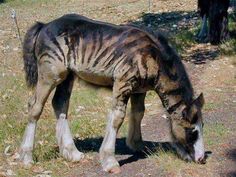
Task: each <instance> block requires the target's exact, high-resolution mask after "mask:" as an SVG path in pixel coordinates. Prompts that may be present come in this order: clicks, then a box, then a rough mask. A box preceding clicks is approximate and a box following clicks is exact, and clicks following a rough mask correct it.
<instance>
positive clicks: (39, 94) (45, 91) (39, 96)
mask: <svg viewBox="0 0 236 177" xmlns="http://www.w3.org/2000/svg"><path fill="white" fill-rule="evenodd" d="M52 89H53V85H51V84H48V83H47V82H44V81H43V80H39V81H38V83H37V86H36V90H35V93H34V95H33V96H32V97H31V98H30V100H29V103H28V110H29V113H28V114H29V121H28V125H27V127H26V130H25V133H24V137H23V141H22V143H21V147H20V160H21V161H22V162H23V163H24V164H25V165H30V164H31V163H32V162H33V158H32V151H33V148H34V136H35V131H36V125H37V121H38V119H39V117H40V115H41V113H42V110H43V107H44V104H45V102H46V100H47V98H48V95H49V94H50V92H51V90H52Z"/></svg>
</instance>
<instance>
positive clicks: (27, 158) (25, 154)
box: [19, 150, 34, 167]
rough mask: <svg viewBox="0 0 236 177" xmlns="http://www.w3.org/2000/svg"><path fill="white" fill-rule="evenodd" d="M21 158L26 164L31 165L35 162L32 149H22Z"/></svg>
mask: <svg viewBox="0 0 236 177" xmlns="http://www.w3.org/2000/svg"><path fill="white" fill-rule="evenodd" d="M19 154H20V155H19V160H20V161H21V162H22V163H23V165H24V166H26V167H29V166H32V164H33V163H34V161H33V157H32V151H23V150H21V151H20V153H19Z"/></svg>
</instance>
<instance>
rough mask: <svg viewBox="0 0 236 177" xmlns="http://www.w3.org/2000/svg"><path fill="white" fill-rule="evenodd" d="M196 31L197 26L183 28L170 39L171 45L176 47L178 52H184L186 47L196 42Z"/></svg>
mask: <svg viewBox="0 0 236 177" xmlns="http://www.w3.org/2000/svg"><path fill="white" fill-rule="evenodd" d="M196 31H197V28H193V29H185V30H182V31H180V32H179V33H177V34H176V35H175V36H174V37H173V38H171V39H170V41H171V43H172V45H173V46H174V47H175V48H176V50H177V52H178V53H179V54H182V53H184V51H185V50H186V49H188V48H189V47H190V46H192V45H193V44H196V43H197V42H196V40H195V34H196Z"/></svg>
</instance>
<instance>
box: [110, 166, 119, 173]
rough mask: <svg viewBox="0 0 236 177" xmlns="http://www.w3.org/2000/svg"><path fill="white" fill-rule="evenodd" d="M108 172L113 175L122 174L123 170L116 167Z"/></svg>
mask: <svg viewBox="0 0 236 177" xmlns="http://www.w3.org/2000/svg"><path fill="white" fill-rule="evenodd" d="M108 172H109V173H112V174H119V173H121V169H120V167H118V166H116V167H113V168H111V169H110V170H109V171H108Z"/></svg>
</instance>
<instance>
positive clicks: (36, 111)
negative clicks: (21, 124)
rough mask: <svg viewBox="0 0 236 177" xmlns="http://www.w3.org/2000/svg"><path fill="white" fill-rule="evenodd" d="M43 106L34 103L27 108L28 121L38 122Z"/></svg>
mask: <svg viewBox="0 0 236 177" xmlns="http://www.w3.org/2000/svg"><path fill="white" fill-rule="evenodd" d="M42 109H43V105H42V104H40V103H35V104H34V105H31V106H30V107H29V119H30V120H38V119H39V116H40V114H41V112H42Z"/></svg>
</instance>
